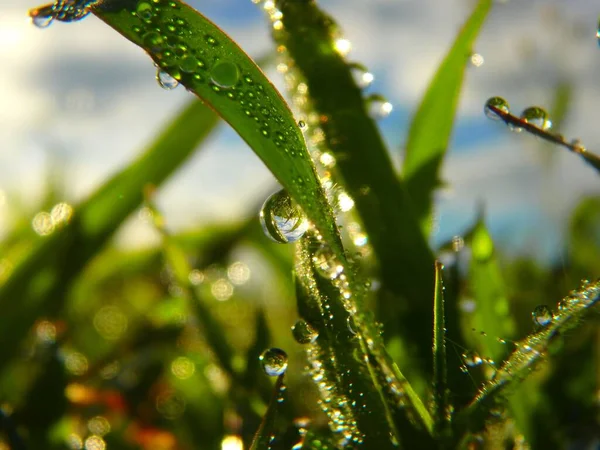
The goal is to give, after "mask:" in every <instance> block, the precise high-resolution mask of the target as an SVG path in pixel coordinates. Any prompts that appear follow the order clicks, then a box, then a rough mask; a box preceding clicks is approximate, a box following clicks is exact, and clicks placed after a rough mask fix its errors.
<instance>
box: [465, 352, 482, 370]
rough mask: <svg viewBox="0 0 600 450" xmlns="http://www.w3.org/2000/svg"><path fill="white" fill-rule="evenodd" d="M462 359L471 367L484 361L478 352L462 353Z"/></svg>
mask: <svg viewBox="0 0 600 450" xmlns="http://www.w3.org/2000/svg"><path fill="white" fill-rule="evenodd" d="M462 359H463V361H464V362H465V364H466V365H467V366H469V367H476V366H479V365H481V364H482V363H483V359H482V358H481V356H479V355H478V354H477V353H476V352H473V351H467V352H465V353H463V354H462Z"/></svg>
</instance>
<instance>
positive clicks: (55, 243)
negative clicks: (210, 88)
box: [0, 101, 218, 361]
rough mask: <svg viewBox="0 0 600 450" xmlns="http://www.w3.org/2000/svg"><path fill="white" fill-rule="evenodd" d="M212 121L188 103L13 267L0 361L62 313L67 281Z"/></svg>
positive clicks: (0, 297)
mask: <svg viewBox="0 0 600 450" xmlns="http://www.w3.org/2000/svg"><path fill="white" fill-rule="evenodd" d="M217 120H218V119H217V116H216V115H215V114H214V113H213V112H212V111H211V110H210V109H208V108H207V107H206V106H204V105H203V104H202V103H201V102H200V101H195V102H193V103H191V104H190V105H189V106H187V107H186V108H185V109H184V110H183V111H182V112H181V114H179V115H178V116H177V117H176V118H175V119H174V120H173V122H172V123H171V124H170V125H169V126H168V127H167V128H166V129H165V131H164V132H163V133H162V134H161V135H160V136H159V137H158V138H157V139H156V141H155V142H154V143H153V145H151V146H150V147H149V149H148V150H147V151H146V152H144V153H143V154H142V155H141V156H140V157H139V158H138V159H137V160H136V161H134V162H133V163H132V164H130V165H129V166H128V167H127V168H126V169H124V170H123V171H121V172H119V173H118V174H116V175H115V176H113V177H112V178H111V179H110V180H109V181H108V182H107V183H105V184H104V185H103V186H102V187H101V188H100V189H98V191H96V192H95V193H94V194H93V195H92V196H90V197H89V199H88V200H87V201H85V202H84V203H82V204H81V205H80V206H79V207H77V208H76V209H75V212H74V216H73V220H72V222H71V223H70V224H68V225H66V226H64V228H63V229H61V230H57V231H55V232H54V233H53V234H52V235H50V236H47V237H45V238H41V239H39V240H38V241H37V243H36V245H35V247H34V248H33V249H32V251H31V252H30V253H29V255H28V256H27V257H26V258H25V259H23V260H22V261H21V262H20V263H18V264H16V265H15V267H14V269H13V271H12V273H11V275H10V277H9V278H8V279H7V280H6V281H5V283H4V284H2V285H1V286H0V305H1V306H2V310H3V313H2V317H1V318H0V342H1V343H2V345H1V346H0V360H2V361H6V360H8V359H10V358H11V357H13V356H15V355H16V354H17V352H18V351H19V348H20V347H19V345H18V344H19V342H20V340H21V339H22V338H23V337H24V335H25V333H26V332H27V330H28V329H29V328H30V327H31V325H32V324H33V323H34V321H35V319H36V318H37V317H39V316H43V315H48V314H49V315H51V314H53V313H55V312H57V311H59V310H60V309H61V308H62V305H63V303H64V301H65V294H66V292H67V290H68V288H69V285H70V281H71V280H72V279H73V278H74V277H76V276H77V275H78V274H79V273H80V271H81V270H82V268H83V267H84V266H85V265H86V263H87V262H88V261H89V260H90V259H91V258H92V257H93V256H94V255H95V254H96V253H97V252H98V251H99V249H100V248H101V247H102V246H103V245H104V244H105V243H106V241H107V240H108V239H109V238H110V237H111V236H112V234H113V233H114V231H115V230H116V229H117V228H118V227H119V226H120V225H121V223H122V222H123V221H124V220H125V219H126V218H127V216H128V215H129V214H130V213H131V212H133V211H134V210H135V209H136V208H137V207H138V206H139V205H140V204H141V203H142V200H143V190H144V188H145V187H146V186H147V185H149V184H150V185H153V186H158V185H160V184H161V183H162V182H163V181H164V180H165V179H167V177H168V176H169V175H171V174H172V173H173V172H174V171H175V170H176V169H177V168H178V167H179V166H180V165H181V164H182V163H183V162H184V161H185V160H186V159H187V158H188V157H189V156H190V155H191V154H192V153H193V151H194V150H195V149H196V147H197V145H198V144H199V143H200V142H201V141H202V140H203V139H204V138H205V137H206V136H207V135H208V134H209V133H210V132H211V131H212V130H213V128H214V127H215V125H216V124H217ZM14 299H19V302H15V301H14Z"/></svg>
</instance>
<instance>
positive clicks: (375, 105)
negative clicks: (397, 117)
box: [365, 94, 394, 119]
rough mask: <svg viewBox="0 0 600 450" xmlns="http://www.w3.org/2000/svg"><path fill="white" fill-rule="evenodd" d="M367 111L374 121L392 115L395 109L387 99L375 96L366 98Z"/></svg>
mask: <svg viewBox="0 0 600 450" xmlns="http://www.w3.org/2000/svg"><path fill="white" fill-rule="evenodd" d="M365 101H366V104H367V110H368V112H369V115H370V116H371V117H372V118H373V119H383V118H385V117H387V116H389V115H390V113H391V112H392V110H393V109H394V107H393V106H392V104H391V103H390V102H388V101H387V99H386V98H385V97H383V96H382V95H380V94H373V95H370V96H369V97H367V98H366V100H365Z"/></svg>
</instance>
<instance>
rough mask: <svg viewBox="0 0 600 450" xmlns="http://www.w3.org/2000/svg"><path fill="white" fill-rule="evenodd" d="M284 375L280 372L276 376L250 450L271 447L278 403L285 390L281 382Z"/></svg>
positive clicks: (263, 449) (266, 449)
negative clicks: (269, 398)
mask: <svg viewBox="0 0 600 450" xmlns="http://www.w3.org/2000/svg"><path fill="white" fill-rule="evenodd" d="M284 376H285V374H284V373H282V374H281V375H279V376H278V377H277V382H276V383H275V387H274V388H273V396H272V397H271V402H270V403H269V407H268V408H267V412H266V413H265V416H264V417H263V420H262V422H261V424H260V427H258V430H256V434H255V435H254V439H253V440H252V445H251V446H250V450H269V449H270V448H271V442H272V441H273V438H274V437H275V428H276V421H277V416H278V414H279V405H280V404H281V402H280V399H281V398H282V397H281V396H282V395H283V393H284V391H285V385H284V384H283V378H284Z"/></svg>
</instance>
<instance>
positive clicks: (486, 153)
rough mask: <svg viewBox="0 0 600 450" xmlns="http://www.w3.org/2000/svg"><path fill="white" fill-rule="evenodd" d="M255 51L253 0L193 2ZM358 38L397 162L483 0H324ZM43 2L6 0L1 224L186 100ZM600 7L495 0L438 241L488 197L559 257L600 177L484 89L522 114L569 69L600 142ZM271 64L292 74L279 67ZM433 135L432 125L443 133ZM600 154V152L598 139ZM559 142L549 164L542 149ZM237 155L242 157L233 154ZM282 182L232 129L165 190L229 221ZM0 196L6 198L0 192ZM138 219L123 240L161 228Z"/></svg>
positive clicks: (134, 54) (118, 42)
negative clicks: (499, 109)
mask: <svg viewBox="0 0 600 450" xmlns="http://www.w3.org/2000/svg"><path fill="white" fill-rule="evenodd" d="M190 3H191V4H192V5H193V6H194V7H196V8H197V9H199V10H200V11H202V12H203V13H204V14H206V15H207V16H208V17H209V18H211V19H212V20H213V21H215V22H216V23H217V24H218V25H220V26H221V27H222V28H223V29H224V30H225V31H227V32H228V33H229V34H230V35H231V36H232V37H233V38H234V39H235V40H236V41H238V42H239V43H240V45H241V46H242V47H243V48H244V49H245V50H246V51H248V52H249V53H250V54H251V55H255V56H258V55H262V54H264V53H265V52H266V51H267V50H268V49H269V48H271V45H272V44H271V42H270V38H269V32H268V23H267V20H266V19H265V17H264V16H263V14H262V12H261V10H260V8H259V7H258V6H256V5H254V4H252V2H251V1H250V0H202V1H200V0H195V1H192V2H190ZM320 4H321V5H323V7H324V8H325V9H327V10H328V11H330V12H331V13H332V15H333V16H334V17H336V19H337V20H338V21H339V23H340V25H341V26H342V29H343V30H344V32H345V36H346V37H347V38H348V39H350V41H352V43H353V50H352V52H351V53H350V55H349V59H351V60H353V61H358V62H361V63H363V64H365V65H366V66H367V67H369V69H370V70H371V72H373V73H374V75H375V82H374V83H373V85H372V86H371V87H370V88H369V92H378V93H381V94H384V95H385V96H386V97H387V98H388V99H389V100H390V101H391V102H392V103H393V105H394V111H393V113H392V114H391V115H390V116H389V117H387V118H386V119H384V120H382V121H381V127H382V130H383V132H384V135H385V137H386V139H387V140H388V142H389V143H390V148H391V149H393V155H392V158H394V159H395V160H397V161H400V160H401V148H402V144H403V142H404V140H405V138H406V132H407V130H408V126H409V123H410V117H411V114H412V112H413V111H414V110H415V108H416V106H417V103H418V101H419V98H420V97H421V95H422V94H423V92H424V90H425V88H426V86H427V83H428V81H429V80H430V79H431V77H432V75H433V73H434V71H435V68H436V66H437V64H438V63H439V61H440V59H441V58H442V57H443V55H444V53H445V51H446V50H447V48H448V47H449V45H450V44H451V42H452V40H453V37H454V35H455V33H456V32H457V30H458V29H459V27H460V25H461V24H462V22H463V21H464V20H465V18H466V17H467V16H468V14H469V9H470V7H472V4H473V2H471V1H467V0H393V1H392V0H369V1H364V0H322V1H321V2H320ZM34 6H38V3H37V2H36V1H32V0H3V6H2V8H1V9H0V42H1V43H2V45H1V46H0V60H2V61H3V64H4V69H3V70H2V71H1V72H0V99H2V100H1V101H0V190H1V191H2V192H3V193H4V195H3V197H4V198H5V199H6V200H5V203H6V204H5V205H4V206H1V204H2V202H1V201H0V235H1V234H2V233H3V232H4V231H5V230H6V228H7V226H8V224H9V223H10V218H9V214H8V213H9V211H10V206H11V205H12V206H13V207H14V206H19V207H26V208H30V211H31V212H32V213H33V211H34V209H33V208H34V207H35V205H36V202H37V201H39V198H40V193H41V192H43V189H44V180H45V177H46V174H47V171H48V168H49V167H50V166H51V165H52V166H58V167H59V168H60V169H61V182H62V183H63V184H64V186H65V196H66V198H65V200H67V201H77V200H78V199H81V198H83V197H85V195H86V194H87V193H89V192H90V191H91V190H92V189H93V188H94V187H96V186H98V185H99V183H101V182H102V180H103V179H105V177H106V176H108V175H109V174H111V173H113V172H114V171H115V170H117V169H118V168H119V167H122V166H123V165H124V164H126V163H127V162H128V161H130V160H131V159H132V158H133V157H134V156H135V154H136V153H137V152H138V151H139V150H140V149H141V148H143V146H144V143H146V142H148V140H150V139H151V138H152V136H153V135H154V134H155V133H156V131H157V130H159V129H160V126H161V124H163V123H164V122H165V120H166V119H167V118H168V117H169V116H170V115H172V114H173V113H174V112H175V111H177V110H178V109H179V108H180V107H181V106H182V105H183V104H184V103H185V102H186V101H187V100H188V99H189V95H190V94H189V93H187V92H186V91H185V90H184V89H176V90H174V91H169V92H167V91H163V90H162V89H160V88H159V87H158V85H157V84H156V81H155V80H154V68H153V66H152V63H151V62H150V60H149V59H148V58H147V57H146V56H145V55H144V54H143V53H142V52H141V51H140V50H139V49H137V48H135V47H134V46H133V45H130V44H129V43H127V42H126V41H124V40H123V39H122V38H121V37H120V36H118V35H117V34H116V33H114V32H113V31H112V30H110V29H109V28H108V27H106V26H105V25H103V24H102V23H100V21H98V20H97V19H95V18H94V17H89V18H86V19H85V20H83V21H82V22H80V23H74V24H60V23H59V24H53V25H52V26H51V27H49V28H48V29H45V30H39V29H35V28H34V27H33V26H31V25H30V24H28V23H27V22H26V12H27V10H28V9H29V8H30V7H34ZM598 13H600V7H598V5H597V3H596V2H595V1H592V0H571V1H568V2H567V1H564V0H562V1H561V0H531V1H527V2H525V1H519V0H512V1H506V2H497V3H496V4H495V5H494V8H493V10H492V13H491V15H490V17H489V20H488V22H487V23H486V25H485V27H484V30H483V32H482V34H481V37H480V39H479V40H478V43H477V46H476V49H475V50H476V52H478V53H480V54H481V55H482V56H483V57H484V61H485V62H484V64H483V65H482V66H480V67H474V66H473V67H470V68H469V69H468V71H467V77H466V80H465V85H464V89H463V96H462V99H461V103H460V107H459V114H458V118H457V123H456V129H455V133H454V138H453V142H452V146H451V149H450V153H449V157H448V160H447V164H446V165H445V168H444V172H443V177H444V179H445V180H447V181H448V183H449V185H450V189H448V190H446V191H444V192H441V193H440V194H439V199H440V200H439V207H438V210H437V212H438V225H439V231H438V233H437V234H436V236H435V237H434V239H435V241H436V242H439V241H441V240H444V239H447V238H449V237H451V236H452V235H454V234H457V233H459V232H460V231H461V230H462V229H463V228H464V226H466V224H468V223H470V221H471V220H472V219H473V217H474V215H475V213H476V208H477V205H478V204H479V202H483V203H484V204H485V205H486V211H487V213H488V217H489V223H490V225H491V228H492V231H493V234H494V236H495V237H496V238H497V239H498V240H499V241H500V242H501V243H503V244H505V245H508V246H509V248H511V249H512V250H513V251H515V252H517V251H518V252H530V253H533V254H536V255H537V256H539V257H546V256H549V255H550V256H557V255H558V254H559V252H560V251H561V250H562V248H561V247H562V246H561V244H560V242H561V232H562V230H563V229H564V227H565V225H566V220H567V218H568V214H569V212H570V210H571V209H572V208H573V207H574V206H575V204H576V202H577V201H578V199H579V198H581V197H582V196H583V195H588V194H591V193H599V192H600V189H598V179H597V176H596V175H595V174H594V173H593V172H592V171H591V170H590V169H588V168H587V167H586V166H584V164H583V163H582V162H581V161H579V160H578V159H577V158H575V157H573V156H572V155H569V154H566V152H564V151H562V150H561V149H557V148H552V147H549V146H547V145H543V144H541V143H539V142H538V141H536V139H534V138H533V137H531V136H524V135H518V136H516V135H512V134H511V133H509V132H508V131H507V130H505V129H504V127H503V126H502V125H501V124H499V123H496V122H492V121H490V120H488V119H486V118H485V116H484V115H483V112H482V107H483V104H484V103H485V100H486V99H487V98H488V97H490V96H494V95H501V96H504V97H505V98H506V99H507V100H508V101H509V102H510V103H511V105H513V106H514V110H515V111H517V112H518V111H520V110H521V109H523V108H525V107H527V106H530V105H539V106H549V105H550V104H551V102H552V98H553V94H554V90H555V87H556V86H557V84H558V83H560V82H567V83H570V84H572V85H573V90H574V95H573V101H572V104H571V105H570V110H569V114H568V117H567V120H566V122H565V124H564V127H563V129H562V130H561V132H562V133H563V134H565V135H566V136H569V137H578V138H581V139H582V141H583V142H584V143H585V144H586V145H587V146H588V148H590V149H600V132H599V131H598V127H597V112H596V111H597V105H598V104H600V82H598V76H597V74H598V73H600V50H599V49H598V46H597V44H596V40H595V33H596V26H597V18H598ZM269 75H270V76H271V77H272V79H273V81H274V82H275V83H276V85H277V86H283V83H282V80H281V77H280V75H279V74H277V73H276V72H274V71H273V72H270V73H269ZM432 132H435V130H432ZM597 151H598V150H597ZM548 152H551V153H553V160H552V165H550V166H544V165H543V164H541V161H542V160H543V159H544V153H548ZM232 161H235V163H234V164H232ZM273 185H274V180H273V178H272V177H271V176H270V174H269V173H268V172H267V171H266V169H264V167H263V166H262V164H261V163H260V161H259V160H258V158H256V157H255V156H254V155H253V153H252V152H251V151H250V150H249V149H248V148H247V147H246V146H245V144H244V143H243V142H242V141H241V139H239V138H238V137H237V136H236V135H235V134H234V133H233V132H231V131H229V130H226V129H224V128H223V130H222V131H221V132H220V133H219V135H218V136H215V137H214V138H212V139H211V140H210V142H209V143H208V145H207V147H206V148H205V149H204V150H203V151H202V152H201V153H199V154H198V155H196V156H195V157H194V158H193V161H192V162H191V164H189V165H188V166H186V167H185V168H184V169H183V170H182V171H180V172H179V173H178V174H177V175H176V176H175V177H173V178H172V179H171V180H170V181H169V182H168V183H167V184H166V185H165V186H164V189H162V191H161V194H160V203H161V205H162V207H163V209H164V210H165V212H166V215H167V218H168V219H169V222H170V223H171V225H172V226H173V227H175V228H182V227H192V226H200V225H201V224H202V223H206V222H209V221H210V222H213V221H220V220H233V219H236V218H239V217H240V215H241V214H244V213H246V212H247V211H248V209H247V208H248V205H254V204H258V203H260V199H261V198H264V197H266V195H267V194H268V192H269V191H270V190H271V189H272V187H273ZM0 197H1V196H0ZM138 222H139V221H136V220H132V221H130V223H129V224H128V226H127V227H126V229H125V231H124V232H123V233H122V234H121V242H125V243H128V244H130V245H133V244H135V245H138V244H141V245H143V244H144V243H145V242H149V239H151V234H150V233H144V232H141V231H140V230H142V229H143V224H141V223H138Z"/></svg>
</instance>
